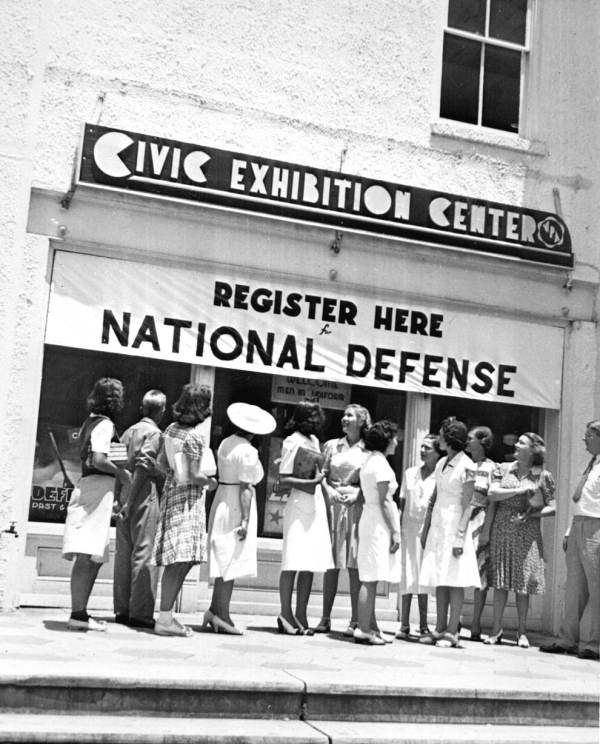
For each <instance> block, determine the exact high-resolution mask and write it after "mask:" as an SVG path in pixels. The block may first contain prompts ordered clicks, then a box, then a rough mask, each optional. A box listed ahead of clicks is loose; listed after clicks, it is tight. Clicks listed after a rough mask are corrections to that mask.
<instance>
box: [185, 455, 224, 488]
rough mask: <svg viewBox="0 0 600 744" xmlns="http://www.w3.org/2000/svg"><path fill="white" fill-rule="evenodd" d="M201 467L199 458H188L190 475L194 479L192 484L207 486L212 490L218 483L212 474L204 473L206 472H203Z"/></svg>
mask: <svg viewBox="0 0 600 744" xmlns="http://www.w3.org/2000/svg"><path fill="white" fill-rule="evenodd" d="M188 457H189V455H188ZM201 468H202V460H201V459H195V458H194V459H193V460H192V459H191V458H190V475H191V476H192V478H193V480H194V484H195V485H197V486H202V487H203V488H207V489H208V490H209V491H214V490H215V488H216V487H217V486H218V485H219V483H218V481H217V479H216V478H214V477H213V476H212V475H206V473H203V472H202V469H201Z"/></svg>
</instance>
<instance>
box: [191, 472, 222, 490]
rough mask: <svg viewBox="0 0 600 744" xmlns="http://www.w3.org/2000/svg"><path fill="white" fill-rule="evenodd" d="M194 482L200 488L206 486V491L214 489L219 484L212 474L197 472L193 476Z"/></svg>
mask: <svg viewBox="0 0 600 744" xmlns="http://www.w3.org/2000/svg"><path fill="white" fill-rule="evenodd" d="M194 484H195V485H197V486H200V487H201V488H206V489H207V490H208V491H214V490H215V489H216V488H217V486H218V485H219V482H218V480H217V479H216V478H213V476H212V475H205V474H204V473H198V475H196V476H194Z"/></svg>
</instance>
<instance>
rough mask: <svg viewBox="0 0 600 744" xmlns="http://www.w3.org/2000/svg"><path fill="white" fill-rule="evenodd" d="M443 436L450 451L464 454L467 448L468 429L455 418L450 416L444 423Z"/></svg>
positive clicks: (441, 429)
mask: <svg viewBox="0 0 600 744" xmlns="http://www.w3.org/2000/svg"><path fill="white" fill-rule="evenodd" d="M440 432H441V434H443V436H444V440H445V441H446V444H447V445H448V447H450V449H453V450H454V451H455V452H462V451H463V450H464V448H465V447H466V446H467V427H466V426H465V425H464V424H463V422H462V421H459V420H458V419H457V418H456V417H455V416H448V418H445V419H444V420H443V421H442V425H441V428H440Z"/></svg>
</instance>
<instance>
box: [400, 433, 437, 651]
mask: <svg viewBox="0 0 600 744" xmlns="http://www.w3.org/2000/svg"><path fill="white" fill-rule="evenodd" d="M419 454H420V456H421V463H422V464H421V465H415V466H414V467H412V468H407V469H406V471H405V473H404V478H402V485H401V486H400V511H401V516H400V537H401V540H400V566H401V569H400V586H399V590H398V605H399V607H398V610H399V611H400V628H399V629H398V632H397V633H396V638H398V639H400V640H407V639H408V637H409V635H410V606H411V603H412V598H413V594H416V595H417V601H418V603H419V631H420V634H421V635H427V634H428V633H429V628H428V627H427V604H428V602H427V593H426V592H423V591H422V589H421V584H420V581H419V575H420V570H421V558H422V556H423V549H422V548H421V530H422V529H423V522H424V521H425V515H426V514H427V507H428V505H429V501H430V499H431V497H432V495H433V491H434V489H435V475H434V471H435V466H436V464H437V461H438V460H439V459H440V457H441V456H442V451H441V450H440V445H439V437H438V436H437V434H428V435H427V436H426V437H425V438H424V439H423V442H422V444H421V449H420V453H419Z"/></svg>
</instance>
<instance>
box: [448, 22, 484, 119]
mask: <svg viewBox="0 0 600 744" xmlns="http://www.w3.org/2000/svg"><path fill="white" fill-rule="evenodd" d="M480 55H481V44H480V43H479V42H478V41H471V40H470V39H460V38H458V37H456V36H450V35H449V34H446V35H445V37H444V61H443V67H442V96H441V101H440V116H443V117H445V118H446V119H457V120H458V121H466V122H468V123H470V124H477V99H478V96H479V65H480Z"/></svg>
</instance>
